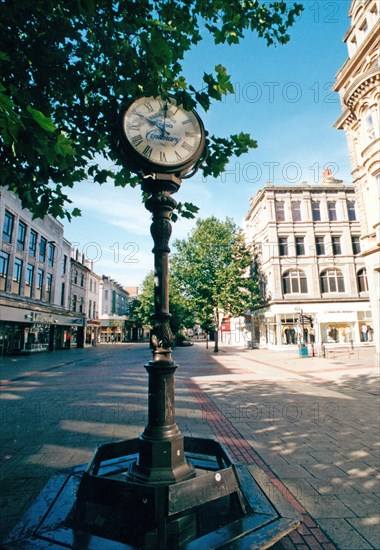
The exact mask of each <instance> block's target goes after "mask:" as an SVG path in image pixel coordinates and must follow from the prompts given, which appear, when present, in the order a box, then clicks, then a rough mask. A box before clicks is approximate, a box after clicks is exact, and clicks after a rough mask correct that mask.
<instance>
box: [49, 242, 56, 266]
mask: <svg viewBox="0 0 380 550" xmlns="http://www.w3.org/2000/svg"><path fill="white" fill-rule="evenodd" d="M54 255H55V246H54V243H49V246H48V253H47V258H48V266H50V267H53V264H54Z"/></svg>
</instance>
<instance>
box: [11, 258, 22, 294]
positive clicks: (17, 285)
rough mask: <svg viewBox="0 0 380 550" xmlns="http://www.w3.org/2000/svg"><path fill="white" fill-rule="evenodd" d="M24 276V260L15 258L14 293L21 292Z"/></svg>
mask: <svg viewBox="0 0 380 550" xmlns="http://www.w3.org/2000/svg"><path fill="white" fill-rule="evenodd" d="M21 276H22V260H20V258H15V262H14V265H13V280H12V293H13V294H20V289H21Z"/></svg>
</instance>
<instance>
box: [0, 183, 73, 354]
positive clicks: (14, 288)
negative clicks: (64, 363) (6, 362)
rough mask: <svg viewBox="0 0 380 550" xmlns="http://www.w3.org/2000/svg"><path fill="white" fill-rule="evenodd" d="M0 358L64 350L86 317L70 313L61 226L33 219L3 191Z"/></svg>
mask: <svg viewBox="0 0 380 550" xmlns="http://www.w3.org/2000/svg"><path fill="white" fill-rule="evenodd" d="M0 227H1V230H2V233H1V250H0V306H1V320H0V354H5V353H15V352H32V351H40V350H45V349H49V350H53V349H55V348H62V347H66V346H67V345H68V344H69V342H70V340H71V335H72V333H73V332H75V331H76V330H77V327H78V325H80V324H81V323H82V324H83V320H82V318H83V315H80V314H78V313H71V312H70V311H69V310H70V308H69V295H70V243H69V242H68V241H67V240H66V239H65V238H64V236H63V225H62V224H61V223H60V222H58V221H57V220H55V219H54V218H52V217H51V216H45V217H44V218H43V219H33V218H32V214H31V213H30V212H29V210H25V209H23V208H22V207H21V201H20V200H19V199H18V198H17V197H16V196H15V195H14V194H13V193H11V192H10V191H8V190H7V189H5V188H4V187H2V188H1V190H0Z"/></svg>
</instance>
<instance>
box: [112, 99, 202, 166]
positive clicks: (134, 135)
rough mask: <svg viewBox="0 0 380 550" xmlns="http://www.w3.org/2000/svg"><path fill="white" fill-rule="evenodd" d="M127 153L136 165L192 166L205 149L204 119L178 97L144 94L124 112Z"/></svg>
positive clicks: (123, 127)
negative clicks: (189, 109)
mask: <svg viewBox="0 0 380 550" xmlns="http://www.w3.org/2000/svg"><path fill="white" fill-rule="evenodd" d="M122 132H123V144H124V145H125V151H126V153H128V154H129V157H127V156H126V163H127V164H128V161H130V163H131V164H132V163H133V164H134V166H136V165H137V166H138V165H139V164H140V165H141V168H142V169H143V170H144V169H146V168H147V169H150V170H153V171H154V170H156V172H165V171H166V172H169V173H175V172H176V171H178V170H179V171H182V170H184V169H187V168H188V166H189V167H191V166H192V165H193V164H194V163H195V162H196V161H197V160H198V158H199V157H200V155H201V154H202V152H203V149H204V143H205V137H204V128H203V124H202V121H201V120H200V118H199V117H198V115H197V114H196V113H195V111H186V110H185V109H184V108H183V107H182V106H181V105H177V103H176V102H175V100H174V99H172V98H170V99H168V100H164V99H162V98H160V97H157V98H154V97H142V98H139V99H137V100H135V101H133V102H132V103H131V104H130V105H129V107H128V108H127V109H126V110H125V111H124V112H123V114H122Z"/></svg>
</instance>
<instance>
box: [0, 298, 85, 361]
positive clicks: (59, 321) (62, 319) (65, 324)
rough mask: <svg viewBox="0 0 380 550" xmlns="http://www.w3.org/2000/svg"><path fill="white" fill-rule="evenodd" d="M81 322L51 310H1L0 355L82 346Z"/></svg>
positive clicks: (68, 315) (16, 308) (8, 308)
mask: <svg viewBox="0 0 380 550" xmlns="http://www.w3.org/2000/svg"><path fill="white" fill-rule="evenodd" d="M83 330H84V319H82V318H78V314H76V316H75V317H74V316H72V315H70V314H63V313H62V312H57V311H55V310H54V309H50V310H48V311H40V310H37V309H35V310H34V309H33V310H32V309H24V308H21V307H11V306H5V305H3V306H2V320H1V321H0V355H8V354H17V353H21V354H29V353H34V352H40V351H53V350H55V349H65V348H70V347H71V346H77V347H82V346H83Z"/></svg>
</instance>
